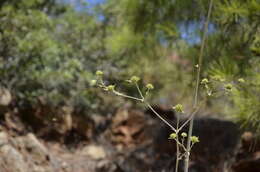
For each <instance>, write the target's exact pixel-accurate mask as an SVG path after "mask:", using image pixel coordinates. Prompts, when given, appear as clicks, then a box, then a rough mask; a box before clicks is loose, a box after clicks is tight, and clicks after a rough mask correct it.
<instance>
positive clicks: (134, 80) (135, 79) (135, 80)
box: [130, 76, 140, 83]
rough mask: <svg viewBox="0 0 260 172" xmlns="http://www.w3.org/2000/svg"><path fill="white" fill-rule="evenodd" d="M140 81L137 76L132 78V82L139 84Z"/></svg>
mask: <svg viewBox="0 0 260 172" xmlns="http://www.w3.org/2000/svg"><path fill="white" fill-rule="evenodd" d="M139 80H140V78H139V77H137V76H132V77H131V79H130V82H133V83H137V82H138V81H139Z"/></svg>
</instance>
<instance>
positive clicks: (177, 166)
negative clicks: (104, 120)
mask: <svg viewBox="0 0 260 172" xmlns="http://www.w3.org/2000/svg"><path fill="white" fill-rule="evenodd" d="M179 123H180V115H179V114H177V124H176V130H177V131H176V135H177V136H176V164H175V172H178V169H179V157H180V147H179V144H178V142H179Z"/></svg>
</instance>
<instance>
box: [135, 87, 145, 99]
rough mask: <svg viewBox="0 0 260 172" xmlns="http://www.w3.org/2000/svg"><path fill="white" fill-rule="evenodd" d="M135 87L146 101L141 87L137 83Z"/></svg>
mask: <svg viewBox="0 0 260 172" xmlns="http://www.w3.org/2000/svg"><path fill="white" fill-rule="evenodd" d="M135 86H136V88H137V90H138V92H139V94H140V96H141V97H142V99H144V96H143V93H142V91H141V89H140V88H139V85H138V84H137V83H135Z"/></svg>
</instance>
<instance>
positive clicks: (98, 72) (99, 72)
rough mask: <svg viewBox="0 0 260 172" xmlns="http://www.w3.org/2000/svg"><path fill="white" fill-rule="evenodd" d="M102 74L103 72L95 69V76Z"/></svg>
mask: <svg viewBox="0 0 260 172" xmlns="http://www.w3.org/2000/svg"><path fill="white" fill-rule="evenodd" d="M103 74H104V73H103V72H102V71H101V70H97V71H96V75H97V76H102V75H103Z"/></svg>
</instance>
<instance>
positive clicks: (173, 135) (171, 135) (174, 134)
mask: <svg viewBox="0 0 260 172" xmlns="http://www.w3.org/2000/svg"><path fill="white" fill-rule="evenodd" d="M176 138H177V134H176V133H172V134H170V137H169V139H176Z"/></svg>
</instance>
